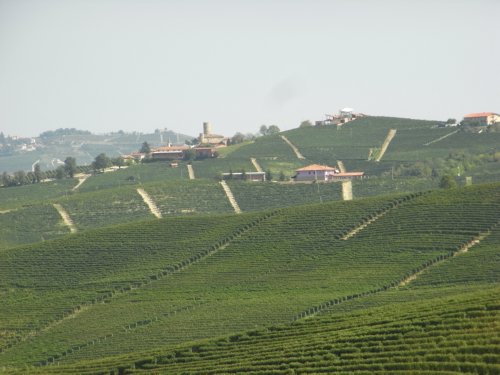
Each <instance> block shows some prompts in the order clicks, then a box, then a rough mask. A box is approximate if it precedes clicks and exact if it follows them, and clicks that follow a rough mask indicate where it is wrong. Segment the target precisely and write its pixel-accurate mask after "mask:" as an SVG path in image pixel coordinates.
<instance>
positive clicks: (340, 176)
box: [292, 164, 365, 181]
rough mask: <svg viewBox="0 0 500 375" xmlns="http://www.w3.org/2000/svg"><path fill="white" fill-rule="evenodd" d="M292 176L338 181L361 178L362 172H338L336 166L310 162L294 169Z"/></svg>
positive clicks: (302, 179) (295, 177)
mask: <svg viewBox="0 0 500 375" xmlns="http://www.w3.org/2000/svg"><path fill="white" fill-rule="evenodd" d="M295 172H296V174H295V176H293V177H292V178H293V179H294V180H295V181H338V180H348V179H352V178H362V177H363V176H364V174H365V173H364V172H340V170H339V169H338V168H337V167H329V166H328V165H320V164H311V165H308V166H306V167H303V168H299V169H296V170H295Z"/></svg>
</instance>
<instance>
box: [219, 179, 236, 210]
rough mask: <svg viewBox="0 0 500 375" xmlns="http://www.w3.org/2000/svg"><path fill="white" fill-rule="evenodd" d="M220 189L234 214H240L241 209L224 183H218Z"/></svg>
mask: <svg viewBox="0 0 500 375" xmlns="http://www.w3.org/2000/svg"><path fill="white" fill-rule="evenodd" d="M220 184H221V186H222V188H223V189H224V192H225V193H226V197H227V199H228V200H229V203H231V206H233V209H234V212H236V213H237V214H241V208H240V206H239V205H238V202H236V199H235V198H234V195H233V192H232V191H231V189H230V188H229V186H228V185H227V183H226V181H221V182H220Z"/></svg>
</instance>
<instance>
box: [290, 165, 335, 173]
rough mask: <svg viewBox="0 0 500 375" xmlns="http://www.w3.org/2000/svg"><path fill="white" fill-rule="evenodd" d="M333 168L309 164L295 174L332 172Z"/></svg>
mask: <svg viewBox="0 0 500 375" xmlns="http://www.w3.org/2000/svg"><path fill="white" fill-rule="evenodd" d="M335 169H337V168H335V167H329V166H328V165H320V164H311V165H308V166H307V167H303V168H299V169H296V171H297V172H307V171H334V170H335Z"/></svg>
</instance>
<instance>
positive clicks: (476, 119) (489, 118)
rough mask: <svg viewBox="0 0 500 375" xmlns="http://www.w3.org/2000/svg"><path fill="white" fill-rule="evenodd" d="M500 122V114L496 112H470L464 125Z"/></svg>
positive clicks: (463, 121) (484, 124) (465, 118)
mask: <svg viewBox="0 0 500 375" xmlns="http://www.w3.org/2000/svg"><path fill="white" fill-rule="evenodd" d="M497 122H500V115H499V114H498V113H494V112H478V113H469V114H468V115H465V116H464V119H463V120H462V125H471V126H488V125H492V124H495V123H497Z"/></svg>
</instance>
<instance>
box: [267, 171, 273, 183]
mask: <svg viewBox="0 0 500 375" xmlns="http://www.w3.org/2000/svg"><path fill="white" fill-rule="evenodd" d="M272 180H273V174H272V173H271V170H270V169H268V170H267V171H266V181H272Z"/></svg>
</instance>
